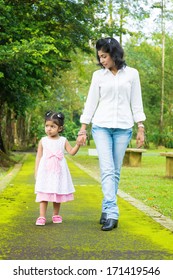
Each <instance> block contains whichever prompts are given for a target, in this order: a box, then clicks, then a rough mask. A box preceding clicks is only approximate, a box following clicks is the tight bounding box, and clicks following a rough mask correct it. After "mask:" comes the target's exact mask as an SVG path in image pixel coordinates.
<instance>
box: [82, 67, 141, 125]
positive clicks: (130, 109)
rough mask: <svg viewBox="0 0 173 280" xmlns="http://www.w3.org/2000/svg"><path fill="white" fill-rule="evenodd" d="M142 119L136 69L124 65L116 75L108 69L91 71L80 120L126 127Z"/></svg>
mask: <svg viewBox="0 0 173 280" xmlns="http://www.w3.org/2000/svg"><path fill="white" fill-rule="evenodd" d="M145 119H146V116H145V113H144V111H143V102H142V94H141V85H140V79H139V73H138V71H137V70H136V69H134V68H131V67H129V66H126V67H124V68H123V69H120V70H119V71H118V72H117V74H116V75H114V74H113V73H112V72H111V71H110V70H108V69H100V70H97V71H95V72H94V73H93V77H92V81H91V85H90V89H89V93H88V97H87V100H86V103H85V106H84V110H83V113H82V115H81V117H80V122H81V123H85V124H89V123H90V122H92V123H93V124H95V125H98V126H100V127H108V128H122V129H127V128H131V127H132V126H133V125H134V122H140V121H144V120H145Z"/></svg>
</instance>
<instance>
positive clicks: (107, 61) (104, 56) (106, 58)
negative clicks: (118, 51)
mask: <svg viewBox="0 0 173 280" xmlns="http://www.w3.org/2000/svg"><path fill="white" fill-rule="evenodd" d="M98 56H99V59H100V63H101V64H102V65H103V67H104V68H107V69H112V68H115V63H114V61H113V59H112V58H111V56H110V54H109V53H106V52H104V51H103V50H100V51H98Z"/></svg>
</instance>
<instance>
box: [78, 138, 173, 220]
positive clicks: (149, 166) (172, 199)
mask: <svg viewBox="0 0 173 280" xmlns="http://www.w3.org/2000/svg"><path fill="white" fill-rule="evenodd" d="M94 147H95V146H94V144H93V142H92V141H91V146H85V147H81V149H80V150H79V152H78V154H77V155H75V156H74V157H73V160H74V161H76V162H77V163H79V164H81V165H83V166H84V167H85V168H86V169H88V170H90V171H91V172H92V173H94V174H95V175H96V176H98V177H100V171H99V162H98V158H97V157H96V156H88V148H94ZM168 150H169V151H171V149H165V148H160V149H155V150H147V151H146V153H143V156H142V165H141V167H126V166H123V167H122V170H121V178H120V185H119V188H120V190H122V191H124V192H126V193H128V194H130V195H131V196H133V197H134V198H137V199H139V200H141V201H142V202H143V203H144V204H146V205H148V206H150V207H152V208H153V209H155V210H157V211H159V212H160V213H162V214H163V215H165V216H167V217H170V218H171V219H173V207H172V205H173V179H169V178H166V177H165V171H166V159H165V157H163V156H160V152H163V151H168Z"/></svg>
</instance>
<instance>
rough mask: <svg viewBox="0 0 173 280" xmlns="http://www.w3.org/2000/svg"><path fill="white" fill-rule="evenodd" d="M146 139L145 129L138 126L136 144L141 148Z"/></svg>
mask: <svg viewBox="0 0 173 280" xmlns="http://www.w3.org/2000/svg"><path fill="white" fill-rule="evenodd" d="M144 141H145V131H144V128H143V127H139V128H138V132H137V136H136V145H137V148H140V147H142V146H143V145H144Z"/></svg>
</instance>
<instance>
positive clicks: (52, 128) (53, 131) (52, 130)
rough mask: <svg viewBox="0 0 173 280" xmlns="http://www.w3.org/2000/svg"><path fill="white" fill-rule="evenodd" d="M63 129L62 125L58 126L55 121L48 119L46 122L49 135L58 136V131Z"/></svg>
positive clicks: (46, 130)
mask: <svg viewBox="0 0 173 280" xmlns="http://www.w3.org/2000/svg"><path fill="white" fill-rule="evenodd" d="M61 130H62V127H61V126H58V125H57V124H55V123H54V122H53V121H46V123H45V132H46V134H47V136H49V137H56V136H58V132H59V131H61Z"/></svg>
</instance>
